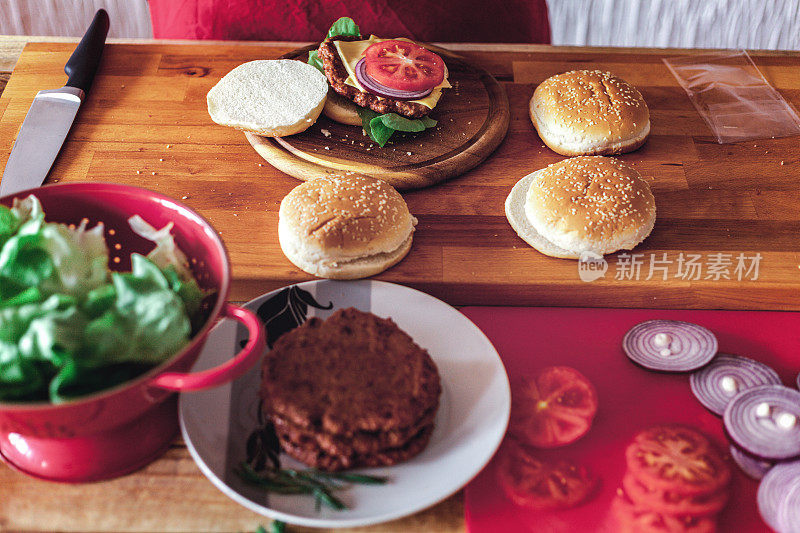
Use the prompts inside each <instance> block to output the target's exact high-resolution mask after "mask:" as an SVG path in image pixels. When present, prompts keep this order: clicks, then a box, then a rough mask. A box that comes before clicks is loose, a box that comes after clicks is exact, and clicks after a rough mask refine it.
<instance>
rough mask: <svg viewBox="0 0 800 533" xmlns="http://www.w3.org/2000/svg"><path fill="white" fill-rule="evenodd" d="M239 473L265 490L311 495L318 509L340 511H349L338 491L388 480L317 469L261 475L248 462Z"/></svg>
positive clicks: (275, 470)
mask: <svg viewBox="0 0 800 533" xmlns="http://www.w3.org/2000/svg"><path fill="white" fill-rule="evenodd" d="M236 472H237V474H239V476H240V477H241V478H242V479H243V480H244V481H246V482H247V483H250V484H252V485H257V486H259V487H262V488H264V489H265V490H267V492H274V493H276V494H310V495H311V496H313V497H314V500H315V503H316V504H317V506H322V505H325V506H328V507H330V508H331V509H334V510H337V511H340V510H342V509H347V506H346V505H345V504H344V502H343V501H342V500H340V499H339V498H337V497H336V496H335V495H334V494H333V493H334V492H335V491H337V490H343V489H346V488H347V487H348V486H349V485H350V484H353V483H358V484H361V485H383V484H384V483H386V482H387V481H388V478H385V477H378V476H367V475H364V474H348V473H336V472H321V471H319V470H314V469H309V470H294V469H291V468H272V469H266V470H264V471H263V472H262V473H259V472H256V471H255V470H254V469H253V467H251V466H250V465H249V464H247V463H241V464H240V465H239V469H238V470H237V471H236Z"/></svg>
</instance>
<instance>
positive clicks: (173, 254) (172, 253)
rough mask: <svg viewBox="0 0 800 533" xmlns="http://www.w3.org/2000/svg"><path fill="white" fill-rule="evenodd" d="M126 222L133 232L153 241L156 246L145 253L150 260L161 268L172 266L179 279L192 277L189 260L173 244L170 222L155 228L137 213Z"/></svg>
mask: <svg viewBox="0 0 800 533" xmlns="http://www.w3.org/2000/svg"><path fill="white" fill-rule="evenodd" d="M128 224H130V226H131V229H132V230H133V231H134V232H135V233H137V234H138V235H140V236H141V237H144V238H145V239H147V240H149V241H153V242H154V243H155V245H156V247H155V248H154V249H153V251H151V252H150V253H149V254H147V258H148V259H150V261H152V262H153V263H155V264H156V265H157V266H158V267H159V268H160V269H162V270H164V269H166V268H167V267H169V266H172V267H173V268H174V269H175V272H177V273H178V275H179V276H180V277H181V279H185V280H189V279H192V271H191V270H190V269H189V260H188V259H187V258H186V255H185V254H184V253H183V252H182V251H181V250H180V248H178V245H177V244H175V238H174V237H173V236H172V233H171V232H172V226H173V224H172V222H170V223H169V224H167V225H166V226H164V227H163V228H161V229H158V230H157V229H156V228H154V227H153V226H151V225H150V224H148V223H147V222H146V221H145V220H144V219H143V218H142V217H140V216H139V215H134V216H132V217H131V218H129V219H128Z"/></svg>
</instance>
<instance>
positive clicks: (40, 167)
mask: <svg viewBox="0 0 800 533" xmlns="http://www.w3.org/2000/svg"><path fill="white" fill-rule="evenodd" d="M106 35H108V13H106V11H105V10H104V9H101V10H99V11H98V12H97V13H96V14H95V16H94V19H93V20H92V24H91V26H89V29H88V30H86V34H85V35H84V36H83V38H82V39H81V42H80V43H78V47H77V48H76V49H75V51H74V52H73V53H72V56H70V58H69V61H67V64H66V66H65V67H64V72H65V73H66V74H67V76H69V79H68V80H67V84H66V85H65V86H64V87H62V88H60V89H51V90H46V91H39V92H38V94H37V95H36V97H35V98H34V99H33V104H31V108H30V109H29V110H28V114H27V115H26V116H25V121H24V122H23V123H22V127H21V128H20V130H19V134H18V135H17V140H16V141H14V147H13V148H12V149H11V155H10V156H9V157H8V162H7V163H6V169H5V171H4V172H3V179H2V181H0V196H7V195H11V194H14V193H17V192H19V191H24V190H25V189H30V188H33V187H38V186H39V185H41V184H42V182H44V179H45V178H46V177H47V173H48V172H50V167H52V166H53V161H55V159H56V156H57V155H58V152H59V151H60V150H61V145H62V144H64V139H65V138H66V137H67V133H69V129H70V127H72V122H73V121H74V120H75V115H77V113H78V108H79V107H80V106H81V102H82V101H83V99H84V98H85V97H86V93H87V92H88V91H89V87H91V86H92V80H94V74H95V72H97V66H98V65H99V64H100V56H101V55H102V54H103V46H104V45H105V42H106Z"/></svg>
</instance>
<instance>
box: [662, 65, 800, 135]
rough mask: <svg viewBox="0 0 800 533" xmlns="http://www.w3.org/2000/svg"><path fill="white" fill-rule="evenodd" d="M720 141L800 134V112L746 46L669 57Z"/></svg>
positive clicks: (672, 66) (681, 83)
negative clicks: (754, 60)
mask: <svg viewBox="0 0 800 533" xmlns="http://www.w3.org/2000/svg"><path fill="white" fill-rule="evenodd" d="M663 61H664V63H665V64H666V65H667V68H668V69H669V70H670V72H672V75H673V76H675V78H676V79H677V80H678V83H680V85H681V87H683V89H684V90H685V91H686V94H687V95H688V96H689V100H691V102H692V104H693V105H694V107H695V108H696V109H697V112H698V113H700V116H701V117H703V120H705V121H706V123H707V124H708V126H709V127H710V128H711V131H713V132H714V135H716V137H717V141H718V142H720V143H732V142H739V141H748V140H753V139H766V138H774V137H789V136H791V135H800V118H798V115H797V112H796V111H795V110H794V108H793V107H792V106H791V105H790V104H789V103H788V102H787V101H786V100H784V99H783V97H782V96H781V95H780V93H778V91H776V90H775V89H774V88H772V86H771V85H770V84H769V83H767V80H766V79H764V76H763V75H762V74H761V72H760V71H759V70H758V68H757V67H756V66H755V64H754V63H753V60H752V59H750V56H749V55H748V54H747V52H746V51H744V50H739V51H734V52H731V51H721V52H717V53H711V54H707V55H702V56H687V57H673V58H665V59H664V60H663Z"/></svg>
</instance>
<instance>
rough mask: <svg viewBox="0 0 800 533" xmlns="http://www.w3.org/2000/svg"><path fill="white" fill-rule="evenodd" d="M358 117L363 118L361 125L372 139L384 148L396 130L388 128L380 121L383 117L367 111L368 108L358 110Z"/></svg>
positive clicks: (370, 110)
mask: <svg viewBox="0 0 800 533" xmlns="http://www.w3.org/2000/svg"><path fill="white" fill-rule="evenodd" d="M358 116H360V117H361V125H362V126H363V127H364V131H366V132H367V135H368V136H369V138H370V139H372V140H373V141H375V142H376V143H378V145H379V146H384V145H385V144H386V142H387V141H388V140H389V137H391V136H392V134H393V133H394V130H393V129H391V128H387V127H386V125H385V124H384V123H383V122H382V121H381V120H380V117H381V115H379V114H378V113H376V112H375V111H373V110H372V109H367V108H366V107H359V108H358Z"/></svg>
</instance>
